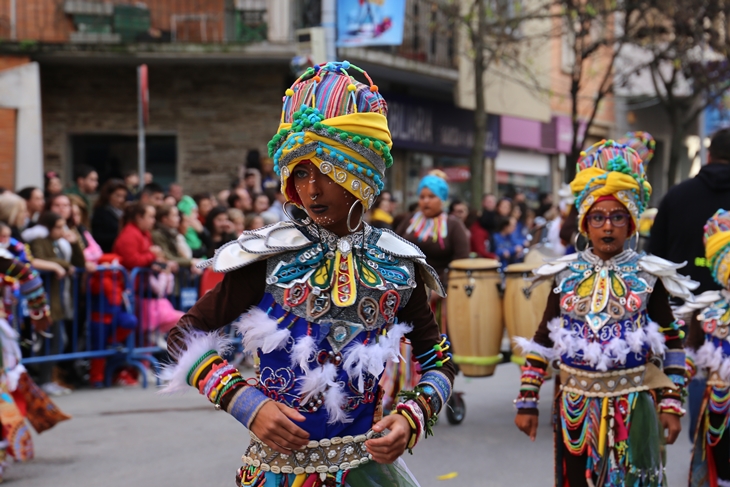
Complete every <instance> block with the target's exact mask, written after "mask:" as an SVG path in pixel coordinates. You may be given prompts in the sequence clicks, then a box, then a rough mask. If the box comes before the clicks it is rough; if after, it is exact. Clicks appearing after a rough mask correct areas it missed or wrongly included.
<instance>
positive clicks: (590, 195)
mask: <svg viewBox="0 0 730 487" xmlns="http://www.w3.org/2000/svg"><path fill="white" fill-rule="evenodd" d="M570 189H571V191H573V195H574V196H575V205H576V208H577V209H578V229H579V230H580V231H581V232H583V231H584V230H583V228H584V227H583V220H584V218H585V216H586V214H587V213H588V210H590V208H591V206H593V204H594V203H595V202H596V201H597V200H598V198H600V197H601V196H613V197H615V198H616V199H617V200H619V201H620V202H621V203H622V204H623V205H624V206H625V207H626V209H628V210H629V214H630V215H631V219H632V220H633V222H634V228H639V217H640V216H641V214H642V213H643V212H644V210H645V209H646V205H647V204H648V202H649V197H650V196H651V185H650V184H649V182H648V181H646V179H645V173H644V166H643V164H642V162H641V159H640V158H639V155H638V154H637V152H636V151H635V150H633V149H632V148H630V147H628V146H626V145H622V144H618V143H616V142H614V141H613V140H604V141H601V142H599V143H598V144H595V145H593V146H592V147H591V148H590V149H589V150H588V151H586V152H582V153H581V158H580V160H579V161H578V173H577V174H576V176H575V179H573V181H572V182H571V183H570Z"/></svg>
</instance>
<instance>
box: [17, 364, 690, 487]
mask: <svg viewBox="0 0 730 487" xmlns="http://www.w3.org/2000/svg"><path fill="white" fill-rule="evenodd" d="M518 372H519V371H518V368H517V367H516V366H514V365H511V364H507V365H503V366H501V367H500V368H499V369H498V371H497V374H496V375H495V376H494V377H492V378H488V379H478V380H465V379H463V378H459V380H458V386H457V389H458V390H461V391H465V392H466V401H467V408H468V411H467V416H466V419H465V420H464V422H463V423H462V424H461V425H460V426H450V425H449V424H448V423H447V422H446V421H445V418H444V421H442V422H441V423H440V424H439V425H438V426H437V428H436V437H435V438H429V439H428V440H427V441H423V442H422V443H421V444H419V445H418V447H417V448H416V453H415V455H414V456H410V455H406V460H407V462H408V465H409V466H410V468H411V469H412V470H413V472H414V474H415V475H416V477H417V478H418V480H419V481H420V482H421V485H423V486H424V487H431V486H434V487H435V486H440V487H448V485H473V486H484V487H492V486H494V487H503V486H507V485H515V486H550V485H552V484H551V481H552V477H551V475H552V445H551V433H550V427H549V424H548V421H547V418H548V417H549V414H548V405H547V403H545V404H543V405H542V407H541V413H540V414H541V416H540V417H541V419H542V420H543V421H542V424H541V426H540V432H539V434H538V438H537V440H536V441H535V443H531V442H530V441H529V440H528V439H527V438H526V437H525V436H523V435H522V433H520V432H519V431H517V429H516V428H515V427H514V426H513V422H512V421H513V416H514V410H513V407H512V398H513V397H514V395H515V392H516V390H517V387H518V382H519V374H518ZM551 389H552V386H551V385H546V387H545V393H546V394H548V393H549V391H550V390H551ZM58 404H59V405H60V406H61V407H62V408H63V409H64V410H65V411H66V412H67V413H69V414H72V415H73V416H74V418H73V419H72V420H71V421H68V422H66V423H62V424H60V425H58V426H57V427H56V428H55V429H53V430H51V431H49V432H47V433H44V434H43V435H42V436H40V437H36V442H35V446H36V459H35V460H34V461H32V462H30V463H28V464H24V465H12V466H11V467H10V469H9V472H8V475H7V476H6V480H7V482H8V485H12V486H15V487H38V486H41V485H49V486H50V485H52V486H53V487H96V486H99V487H130V486H135V487H147V486H150V487H151V486H154V487H168V486H169V487H173V486H174V487H187V486H195V487H197V486H200V487H231V486H232V485H233V478H234V472H235V470H236V468H237V467H238V466H239V462H240V456H241V454H242V453H243V451H244V448H245V446H246V444H247V441H248V436H247V434H246V431H245V430H244V429H243V428H242V427H241V426H240V425H239V424H238V423H237V422H236V421H235V420H233V419H231V418H230V417H227V415H225V414H223V413H218V412H215V411H214V410H213V409H212V407H210V405H209V404H208V403H207V402H206V401H205V400H204V399H203V398H202V397H200V396H199V395H197V394H195V393H194V392H193V391H192V390H191V391H190V393H188V394H184V395H181V396H174V397H171V396H160V395H158V394H155V393H154V391H152V390H146V391H145V390H141V389H119V388H115V389H111V390H104V391H80V392H76V393H74V394H72V395H70V396H65V397H61V398H60V399H58ZM683 433H684V432H683ZM689 446H690V445H689V441H688V440H687V437H686V434H682V436H681V438H680V441H679V442H678V444H677V445H675V446H673V447H670V449H669V464H668V468H667V470H668V474H669V485H670V486H681V485H686V478H687V466H688V463H689ZM452 472H455V473H457V474H458V476H457V477H456V478H452V479H449V480H439V479H438V477H439V476H441V475H446V474H449V473H452Z"/></svg>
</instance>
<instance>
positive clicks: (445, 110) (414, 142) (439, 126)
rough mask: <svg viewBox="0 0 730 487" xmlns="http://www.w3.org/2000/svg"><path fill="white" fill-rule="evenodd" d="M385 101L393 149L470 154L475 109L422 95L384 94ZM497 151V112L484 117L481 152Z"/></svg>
mask: <svg viewBox="0 0 730 487" xmlns="http://www.w3.org/2000/svg"><path fill="white" fill-rule="evenodd" d="M384 97H385V99H386V100H387V101H388V127H389V128H390V133H391V137H392V138H393V147H394V148H395V149H411V150H418V151H423V152H430V153H437V154H454V155H469V154H470V153H471V148H472V146H473V145H474V112H473V111H471V110H464V109H461V108H457V107H455V106H453V105H451V104H449V103H445V102H438V101H433V100H428V99H423V98H412V97H404V96H398V95H387V94H385V95H384ZM498 151H499V116H497V115H489V116H488V119H487V140H486V143H485V144H484V156H485V157H496V156H497V152H498Z"/></svg>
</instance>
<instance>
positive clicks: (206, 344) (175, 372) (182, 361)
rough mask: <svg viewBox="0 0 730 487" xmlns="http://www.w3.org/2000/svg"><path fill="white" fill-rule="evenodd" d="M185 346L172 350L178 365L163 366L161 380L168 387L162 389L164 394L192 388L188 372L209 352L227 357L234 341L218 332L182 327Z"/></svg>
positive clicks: (171, 353) (171, 352)
mask: <svg viewBox="0 0 730 487" xmlns="http://www.w3.org/2000/svg"><path fill="white" fill-rule="evenodd" d="M180 331H181V332H182V339H183V343H184V346H183V347H181V348H179V349H177V348H176V349H175V350H170V355H171V356H173V357H177V363H170V364H166V365H163V366H162V369H161V370H160V374H159V378H160V380H162V381H164V382H166V385H165V386H163V387H162V389H160V392H163V393H172V392H179V391H185V390H188V389H189V388H190V384H188V380H187V377H188V372H190V369H191V368H192V367H193V365H195V362H197V361H198V359H199V358H200V357H202V356H203V355H205V353H206V352H208V351H209V350H215V351H216V352H218V355H220V356H224V355H226V354H227V353H228V352H229V351H230V350H231V347H232V345H233V340H232V339H231V338H229V337H227V336H223V335H221V334H219V333H218V332H217V331H212V332H210V333H205V332H202V331H200V330H196V329H194V328H192V327H180Z"/></svg>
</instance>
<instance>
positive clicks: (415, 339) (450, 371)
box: [398, 264, 456, 384]
mask: <svg viewBox="0 0 730 487" xmlns="http://www.w3.org/2000/svg"><path fill="white" fill-rule="evenodd" d="M415 274H416V276H415V277H416V288H415V289H414V290H413V294H411V298H410V299H409V300H408V303H406V305H405V306H404V307H403V309H401V310H400V311H399V312H398V321H399V322H400V323H409V324H411V325H412V326H413V331H411V332H410V333H408V334H407V335H406V338H408V339H409V340H410V341H411V346H412V347H413V354H414V356H416V355H421V354H424V353H426V352H428V351H429V350H431V349H433V346H434V345H436V344H438V343H439V342H440V341H441V340H440V338H441V332H440V331H439V325H438V323H436V319H435V318H434V316H433V313H432V312H431V306H430V305H429V302H428V294H426V285H425V284H424V282H423V278H422V277H421V273H420V272H419V269H418V264H416V272H415ZM438 370H439V371H441V372H443V373H444V374H445V375H446V376H447V377H448V378H449V381H451V383H452V384H453V383H454V377H455V376H456V368H455V367H454V363H453V361H451V360H449V361H448V362H446V363H445V364H444V365H443V367H441V368H440V369H438Z"/></svg>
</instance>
